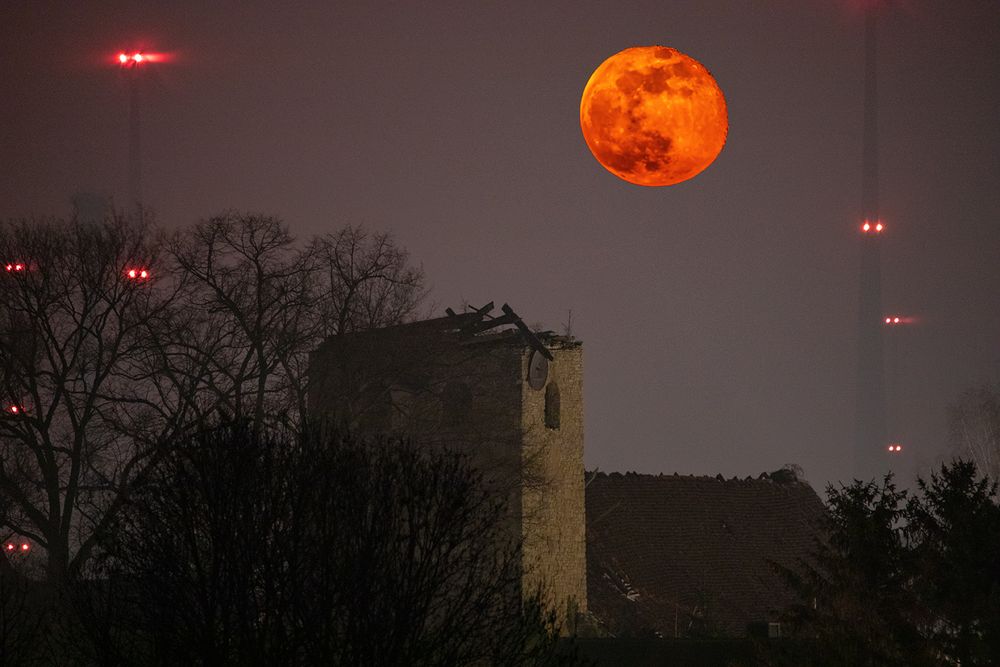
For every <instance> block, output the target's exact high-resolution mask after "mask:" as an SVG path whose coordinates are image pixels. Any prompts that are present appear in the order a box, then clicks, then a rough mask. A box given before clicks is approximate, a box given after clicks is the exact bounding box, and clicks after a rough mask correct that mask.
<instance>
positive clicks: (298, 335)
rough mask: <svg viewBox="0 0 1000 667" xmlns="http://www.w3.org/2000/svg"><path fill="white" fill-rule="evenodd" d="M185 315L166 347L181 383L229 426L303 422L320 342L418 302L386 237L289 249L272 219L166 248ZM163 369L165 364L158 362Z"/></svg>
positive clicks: (252, 218)
mask: <svg viewBox="0 0 1000 667" xmlns="http://www.w3.org/2000/svg"><path fill="white" fill-rule="evenodd" d="M169 249H170V255H171V258H172V260H173V262H174V267H175V269H174V275H175V277H176V279H177V280H178V282H179V283H180V284H182V285H183V286H184V288H183V289H184V302H185V303H186V304H187V306H188V310H187V316H186V320H185V324H184V326H176V325H175V326H172V327H169V328H168V329H169V330H171V331H175V332H179V333H178V335H176V336H175V337H174V338H173V339H172V340H169V341H168V340H164V341H163V343H164V346H163V347H164V349H170V350H174V351H175V352H176V351H178V350H184V351H185V352H184V353H182V354H180V355H179V356H176V357H174V359H175V360H180V361H182V362H183V369H174V370H175V371H176V372H177V373H178V374H179V376H187V375H189V374H199V373H200V374H201V375H202V377H201V378H200V380H199V381H198V383H197V384H198V387H199V394H200V395H203V396H207V397H208V402H209V404H214V405H215V406H216V407H217V409H218V410H219V411H221V412H223V413H224V414H225V415H227V416H228V417H230V418H235V419H239V418H242V417H244V416H249V417H251V418H252V419H253V422H254V424H255V427H256V428H261V427H262V426H263V425H264V421H265V417H267V416H268V415H270V416H277V417H285V418H286V419H287V421H289V422H290V423H299V422H300V421H302V420H304V419H306V418H307V416H308V415H307V402H306V396H307V390H308V386H307V380H308V377H307V371H308V363H309V353H310V352H311V351H312V350H313V349H315V347H316V346H317V345H318V344H319V343H320V342H321V341H322V340H323V338H325V337H326V336H328V335H332V334H338V333H345V332H349V331H356V330H362V329H368V328H373V327H379V326H385V325H388V324H396V323H398V322H400V321H402V320H403V319H404V318H406V317H407V316H409V315H411V314H412V313H413V312H414V311H415V309H416V308H417V306H418V304H419V302H420V299H421V298H422V297H423V272H422V271H421V270H420V269H417V268H413V267H411V266H410V265H409V260H408V256H407V253H406V252H405V251H404V250H403V249H401V248H400V247H399V246H398V245H397V244H396V243H395V242H394V241H393V239H392V238H391V237H390V236H389V235H387V234H375V233H369V232H367V231H365V230H364V229H362V228H360V227H346V228H344V229H343V230H341V231H340V232H337V233H335V234H330V235H327V236H324V237H319V238H315V239H313V240H312V241H311V242H310V243H308V244H305V245H302V244H298V243H296V241H295V239H294V238H293V237H292V235H291V234H290V233H289V231H288V228H287V227H286V226H285V225H284V224H283V223H282V222H281V221H280V220H278V219H277V218H273V217H269V216H261V215H252V214H242V213H236V212H230V213H226V214H224V215H221V216H218V217H215V218H212V219H210V220H208V221H205V222H202V223H199V224H197V225H195V226H194V227H193V228H191V229H187V230H182V231H180V232H178V233H177V234H176V235H175V236H174V237H173V239H172V241H171V243H170V245H169ZM165 361H168V363H169V360H166V359H165Z"/></svg>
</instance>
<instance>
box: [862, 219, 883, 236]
mask: <svg viewBox="0 0 1000 667" xmlns="http://www.w3.org/2000/svg"><path fill="white" fill-rule="evenodd" d="M883 229H885V225H884V224H882V222H881V221H878V220H876V221H875V222H871V221H869V220H865V221H864V223H862V225H861V232H862V233H864V234H871V233H872V232H874V233H875V234H881V233H882V230H883Z"/></svg>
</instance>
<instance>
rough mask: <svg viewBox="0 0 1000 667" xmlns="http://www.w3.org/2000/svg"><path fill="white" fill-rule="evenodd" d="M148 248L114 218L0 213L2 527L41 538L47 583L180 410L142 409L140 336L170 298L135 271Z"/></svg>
mask: <svg viewBox="0 0 1000 667" xmlns="http://www.w3.org/2000/svg"><path fill="white" fill-rule="evenodd" d="M156 253H157V246H156V244H155V243H153V242H152V241H150V239H149V236H148V234H147V233H146V232H145V231H144V230H143V229H142V228H140V227H136V226H133V225H130V224H129V223H128V222H127V221H125V220H123V219H120V218H116V219H112V220H109V221H107V222H105V223H100V224H82V223H77V222H71V223H62V222H58V221H51V220H50V221H20V222H9V223H5V224H2V225H0V256H2V257H3V258H4V262H3V267H2V268H3V269H4V271H3V272H2V273H0V369H2V379H0V382H2V384H0V397H2V401H3V411H2V412H0V491H2V494H3V496H4V500H5V503H6V505H7V506H8V510H9V511H8V513H7V517H6V525H7V526H8V527H9V528H10V529H11V530H13V531H15V532H16V533H18V534H19V535H22V536H25V537H26V538H29V539H30V540H32V541H33V542H34V543H35V544H36V545H39V546H41V547H43V548H44V549H45V551H46V552H47V554H48V562H47V569H46V578H47V579H48V580H49V581H52V582H56V583H59V582H62V581H64V580H65V579H66V578H67V577H68V576H69V577H71V576H73V575H74V574H76V573H78V572H79V571H80V568H81V566H82V564H83V563H84V562H85V561H86V560H87V558H88V556H89V553H90V551H91V550H92V548H93V545H94V538H95V535H96V533H98V532H99V531H100V529H101V527H102V526H104V525H106V524H107V522H108V520H109V516H110V515H111V514H113V513H114V509H115V508H116V507H117V506H120V504H121V502H122V500H123V499H124V497H125V496H126V495H127V494H128V492H129V490H130V489H131V488H132V487H133V486H134V485H135V484H136V483H137V482H138V481H139V480H140V479H141V477H142V475H143V471H144V470H145V468H146V467H147V466H148V465H149V463H150V461H151V459H153V458H155V453H156V451H157V447H158V446H159V444H160V443H162V442H163V441H164V439H165V438H167V437H169V436H170V435H171V434H172V433H174V432H175V430H176V429H177V428H178V426H179V423H180V422H181V421H183V414H182V413H173V414H170V415H169V416H167V418H163V417H164V413H163V412H162V411H161V412H158V413H157V412H152V411H150V410H148V409H147V408H148V406H150V405H151V404H153V403H155V400H154V394H155V393H156V387H155V386H154V385H153V384H152V383H150V382H149V381H148V377H149V374H148V372H147V371H146V370H145V369H146V368H147V366H148V363H147V362H148V355H147V353H148V346H147V341H146V338H145V334H146V332H147V330H148V325H149V323H150V322H151V321H153V320H154V319H155V318H157V317H158V316H159V313H160V312H161V311H163V310H164V309H166V308H167V307H168V305H169V303H170V295H169V294H164V293H161V291H159V290H157V289H155V281H153V280H150V279H149V274H148V273H147V274H146V276H145V277H143V276H142V271H143V270H145V269H142V268H140V267H144V266H147V265H148V264H149V263H152V262H154V261H155V258H156ZM130 271H132V272H133V273H131V274H130V273H129V272H130Z"/></svg>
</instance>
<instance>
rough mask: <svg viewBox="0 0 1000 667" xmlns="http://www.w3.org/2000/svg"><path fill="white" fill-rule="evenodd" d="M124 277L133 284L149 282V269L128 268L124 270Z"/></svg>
mask: <svg viewBox="0 0 1000 667" xmlns="http://www.w3.org/2000/svg"><path fill="white" fill-rule="evenodd" d="M125 277H126V278H128V279H129V280H133V281H135V282H142V281H144V280H149V277H150V274H149V269H144V268H139V267H136V268H128V269H125Z"/></svg>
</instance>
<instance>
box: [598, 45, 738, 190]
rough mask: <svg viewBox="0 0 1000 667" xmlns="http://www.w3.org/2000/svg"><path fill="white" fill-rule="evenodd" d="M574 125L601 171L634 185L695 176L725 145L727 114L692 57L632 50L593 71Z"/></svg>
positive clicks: (657, 50) (702, 68)
mask: <svg viewBox="0 0 1000 667" xmlns="http://www.w3.org/2000/svg"><path fill="white" fill-rule="evenodd" d="M580 127H581V129H582V130H583V138H584V139H585V140H586V141H587V146H588V147H589V148H590V152H591V153H593V154H594V157H595V158H597V161H598V162H600V163H601V164H602V165H603V166H604V168H605V169H607V170H608V171H610V172H611V173H612V174H614V175H615V176H617V177H619V178H621V179H624V180H626V181H628V182H629V183H635V184H636V185H650V186H656V185H674V184H676V183H680V182H681V181H686V180H688V179H689V178H692V177H694V176H697V175H698V174H699V173H701V172H702V171H704V170H705V168H707V167H708V165H710V164H712V162H713V161H714V160H715V158H716V157H717V156H718V155H719V153H720V152H721V151H722V147H723V146H724V145H725V144H726V134H727V133H728V131H729V117H728V114H727V113H726V98H725V97H724V96H723V95H722V90H721V89H720V88H719V84H717V83H716V82H715V79H714V78H713V77H712V75H711V74H710V73H709V71H708V70H707V69H706V68H705V66H704V65H702V64H701V63H699V62H698V61H697V60H695V59H694V58H691V57H689V56H686V55H684V54H683V53H681V52H680V51H677V50H675V49H671V48H667V47H665V46H636V47H633V48H631V49H625V50H624V51H621V52H619V53H616V54H615V55H613V56H611V57H610V58H608V59H607V60H605V61H604V62H603V63H601V66H600V67H598V68H597V69H596V70H594V73H593V74H592V75H591V76H590V80H589V81H588V82H587V86H586V88H584V89H583V98H582V99H581V100H580Z"/></svg>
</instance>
